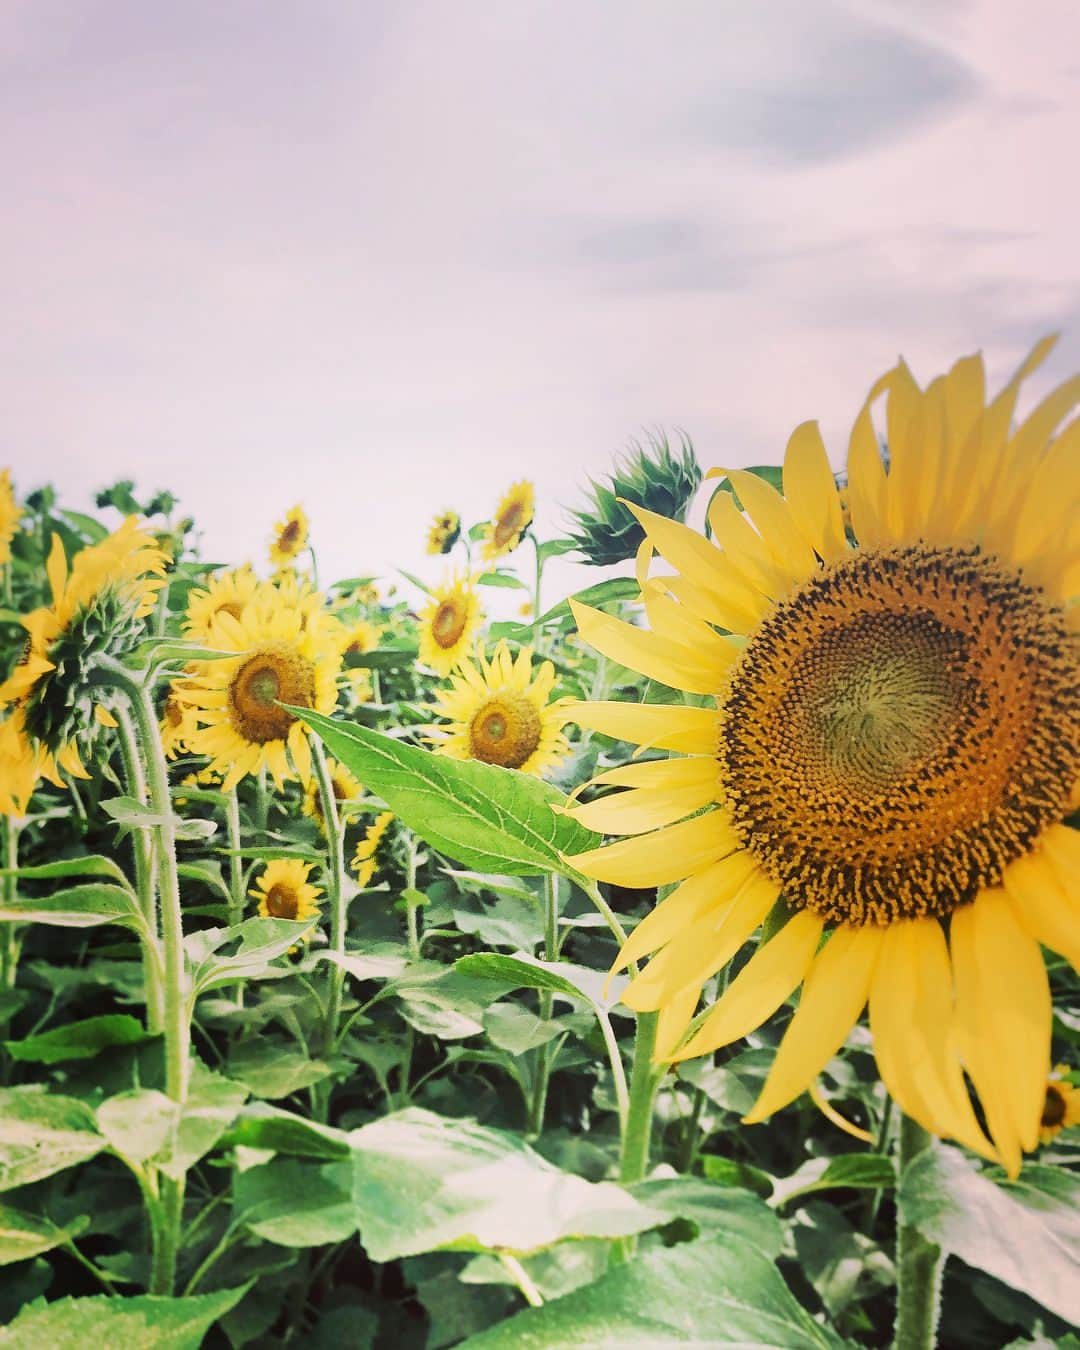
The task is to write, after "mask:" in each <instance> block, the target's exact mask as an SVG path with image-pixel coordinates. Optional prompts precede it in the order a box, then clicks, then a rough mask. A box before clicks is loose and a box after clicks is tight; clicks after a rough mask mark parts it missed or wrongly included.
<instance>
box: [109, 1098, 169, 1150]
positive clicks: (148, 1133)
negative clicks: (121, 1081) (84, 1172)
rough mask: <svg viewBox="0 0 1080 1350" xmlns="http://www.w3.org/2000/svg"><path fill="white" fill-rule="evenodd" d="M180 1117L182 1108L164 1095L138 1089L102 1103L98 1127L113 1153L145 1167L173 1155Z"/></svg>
mask: <svg viewBox="0 0 1080 1350" xmlns="http://www.w3.org/2000/svg"><path fill="white" fill-rule="evenodd" d="M179 1116H180V1107H179V1105H178V1104H177V1103H176V1102H174V1101H173V1099H172V1098H171V1097H166V1095H165V1094H164V1092H155V1091H153V1089H151V1088H136V1089H134V1090H133V1091H131V1092H120V1093H118V1094H117V1095H116V1096H115V1097H110V1098H109V1099H108V1100H107V1101H104V1102H102V1103H101V1105H100V1106H99V1107H98V1109H97V1124H98V1129H99V1130H100V1131H101V1133H102V1134H103V1135H104V1136H105V1138H106V1139H107V1140H108V1141H109V1147H110V1148H111V1149H112V1150H113V1152H114V1153H118V1154H119V1155H120V1157H122V1158H126V1159H127V1160H128V1162H132V1163H144V1162H146V1161H147V1160H148V1159H150V1158H156V1157H165V1156H167V1154H168V1153H169V1152H170V1151H171V1146H172V1141H173V1137H174V1134H175V1131H176V1124H177V1120H178V1119H179Z"/></svg>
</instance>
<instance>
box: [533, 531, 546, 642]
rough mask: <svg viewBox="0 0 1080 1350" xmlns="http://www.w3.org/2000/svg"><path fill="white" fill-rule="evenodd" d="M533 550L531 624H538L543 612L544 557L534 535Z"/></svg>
mask: <svg viewBox="0 0 1080 1350" xmlns="http://www.w3.org/2000/svg"><path fill="white" fill-rule="evenodd" d="M532 541H533V548H534V549H535V550H536V580H535V582H534V584H533V623H538V622H539V620H540V615H541V614H542V613H543V610H541V608H540V583H541V581H542V580H543V577H544V555H543V554H542V553H541V552H540V541H539V539H537V537H536V535H535V534H534V535H533V536H532Z"/></svg>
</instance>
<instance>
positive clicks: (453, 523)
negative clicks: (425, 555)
mask: <svg viewBox="0 0 1080 1350" xmlns="http://www.w3.org/2000/svg"><path fill="white" fill-rule="evenodd" d="M460 534H461V517H460V516H459V515H458V513H457V512H456V511H440V512H439V514H438V515H437V516H436V517H435V519H434V520H433V521H432V522H431V525H430V527H429V529H428V536H427V551H428V552H429V553H449V552H450V550H451V549H452V548H453V547H454V545H455V544H456V543H457V541H458V537H459V536H460Z"/></svg>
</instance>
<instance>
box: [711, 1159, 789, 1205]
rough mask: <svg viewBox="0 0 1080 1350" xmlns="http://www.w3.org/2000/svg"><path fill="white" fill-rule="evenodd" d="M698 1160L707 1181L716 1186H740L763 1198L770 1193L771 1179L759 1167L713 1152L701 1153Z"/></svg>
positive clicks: (766, 1198) (765, 1198) (771, 1188)
mask: <svg viewBox="0 0 1080 1350" xmlns="http://www.w3.org/2000/svg"><path fill="white" fill-rule="evenodd" d="M700 1161H701V1170H702V1171H703V1172H704V1173H705V1178H706V1180H707V1181H712V1182H714V1183H715V1184H716V1185H718V1186H740V1187H742V1189H743V1190H745V1191H753V1193H754V1194H755V1195H759V1196H761V1198H762V1199H763V1200H768V1198H769V1196H770V1195H772V1190H773V1179H772V1177H771V1176H769V1174H768V1172H763V1171H762V1170H761V1168H760V1167H754V1166H752V1165H751V1164H750V1163H743V1162H735V1160H734V1159H733V1158H721V1157H719V1156H718V1155H717V1154H715V1153H705V1154H703V1155H702V1157H701V1159H700Z"/></svg>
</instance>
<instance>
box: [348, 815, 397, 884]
mask: <svg viewBox="0 0 1080 1350" xmlns="http://www.w3.org/2000/svg"><path fill="white" fill-rule="evenodd" d="M393 819H394V813H393V812H392V811H383V812H382V813H381V814H380V815H377V816H376V817H375V819H374V820H373V821H372V822H371V824H370V825H369V826H368V827H367V829H366V830H365V832H364V837H363V839H361V840H360V842H359V843H358V844H357V846H356V852H355V853H354V854H353V860H352V868H353V871H354V872H355V873H356V880H357V883H358V884H359V885H360V886H368V885H370V884H371V880H372V878H373V877H374V875H375V867H376V860H375V852H376V850H377V849H378V847H379V845H380V844H381V843H382V840H383V836H384V835H385V834H386V831H387V830H388V829H389V827H390V822H391V821H392V820H393Z"/></svg>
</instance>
